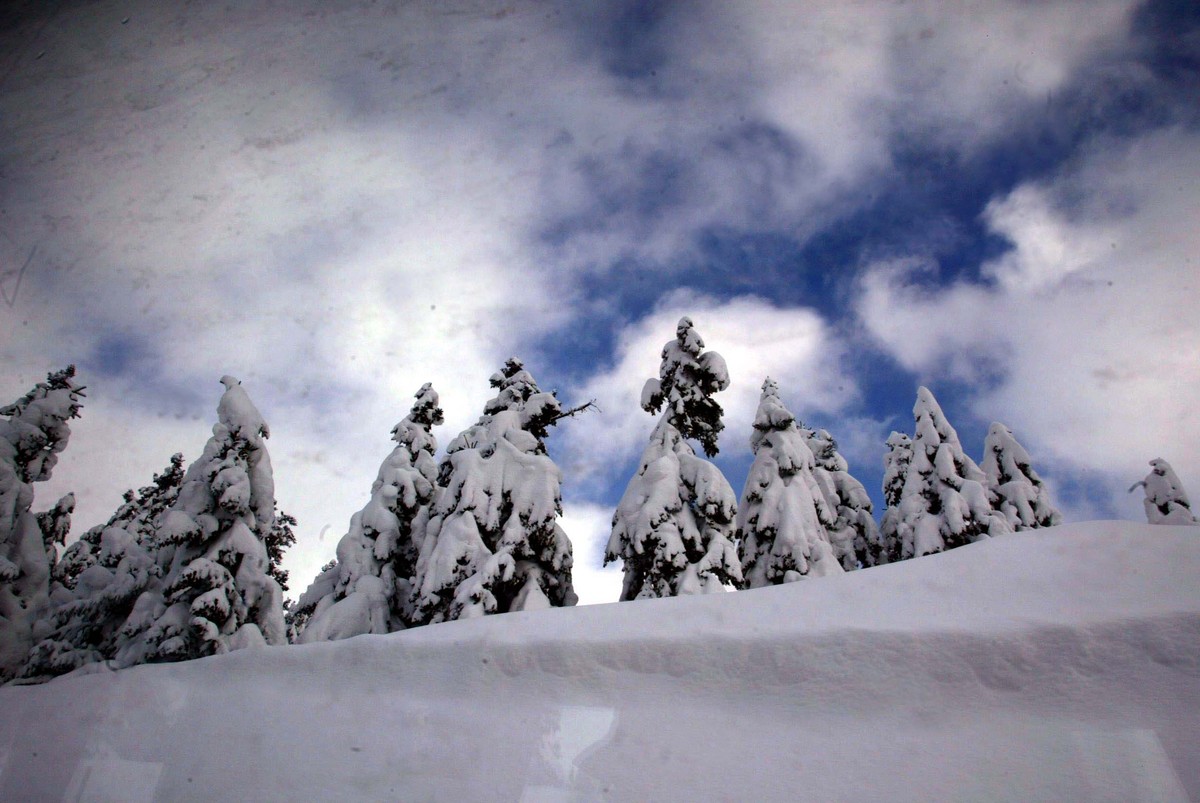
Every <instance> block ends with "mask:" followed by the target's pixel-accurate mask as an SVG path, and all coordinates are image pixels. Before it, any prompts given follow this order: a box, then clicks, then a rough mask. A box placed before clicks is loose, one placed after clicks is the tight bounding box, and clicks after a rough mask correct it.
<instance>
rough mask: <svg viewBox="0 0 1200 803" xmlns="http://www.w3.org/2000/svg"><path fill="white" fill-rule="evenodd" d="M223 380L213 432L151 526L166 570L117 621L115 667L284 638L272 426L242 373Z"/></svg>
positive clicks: (284, 640) (181, 657) (208, 653)
mask: <svg viewBox="0 0 1200 803" xmlns="http://www.w3.org/2000/svg"><path fill="white" fill-rule="evenodd" d="M221 383H222V384H223V385H224V386H225V393H224V394H223V395H222V396H221V401H220V402H219V404H218V405H217V417H218V423H217V424H216V425H214V426H213V435H212V437H211V438H210V439H209V441H208V443H207V444H205V446H204V453H203V454H202V455H201V456H200V458H199V459H197V460H196V461H195V462H194V463H192V465H191V466H190V467H189V468H188V470H187V473H186V474H185V475H184V478H183V483H182V486H181V487H180V490H179V495H178V497H177V498H176V500H175V502H174V503H173V504H172V505H171V507H170V509H169V510H167V511H166V512H165V513H164V514H163V515H162V516H161V517H160V519H159V521H158V522H157V524H156V527H155V533H154V538H155V542H156V545H157V547H158V549H159V550H160V552H159V559H160V560H162V561H163V565H164V566H165V567H166V570H165V574H164V577H163V580H162V583H161V584H156V586H155V588H152V589H149V590H147V591H146V592H144V593H143V594H142V596H141V597H139V599H138V601H137V603H136V604H135V606H134V611H133V613H132V614H131V615H130V618H129V621H127V622H126V624H125V626H124V628H123V640H124V643H123V644H122V645H121V647H120V648H119V649H118V656H117V660H118V662H119V663H121V665H129V664H134V663H142V662H145V661H180V660H187V659H190V658H198V657H201V656H204V655H212V654H214V653H221V652H227V651H229V650H234V649H240V648H242V647H251V646H257V645H263V644H284V643H286V640H287V639H286V632H285V626H284V622H283V595H282V592H281V590H280V588H279V584H278V583H277V582H276V581H275V579H274V578H273V577H271V575H270V574H269V573H268V572H269V569H270V557H269V555H268V552H267V547H266V544H265V539H266V538H267V536H268V534H269V533H270V532H271V529H272V527H274V525H275V481H274V477H273V475H272V471H271V460H270V456H269V455H268V453H267V446H266V438H267V437H268V436H269V434H270V431H269V429H268V428H267V424H266V422H265V421H264V420H263V418H262V415H261V414H260V413H259V411H258V409H257V408H256V407H255V406H254V403H253V402H251V401H250V397H249V396H248V395H247V394H246V391H245V389H244V388H242V386H241V383H239V382H238V380H236V379H234V378H233V377H230V376H226V377H222V379H221Z"/></svg>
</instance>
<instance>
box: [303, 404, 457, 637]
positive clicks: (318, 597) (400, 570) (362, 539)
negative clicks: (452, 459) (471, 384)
mask: <svg viewBox="0 0 1200 803" xmlns="http://www.w3.org/2000/svg"><path fill="white" fill-rule="evenodd" d="M416 398H417V401H416V403H415V404H414V405H413V407H412V410H411V411H410V412H409V414H408V415H407V416H406V417H405V418H404V420H402V421H401V422H400V423H399V424H397V425H396V426H395V427H393V428H392V439H393V440H394V441H396V448H395V449H393V450H392V453H391V454H390V455H388V457H387V459H385V460H384V461H383V465H381V466H380V467H379V474H378V476H377V477H376V478H375V484H374V485H372V486H371V500H370V501H369V502H368V503H367V505H366V507H364V508H363V509H362V510H360V511H359V512H358V513H355V514H354V516H353V517H352V518H351V519H350V529H349V531H348V532H347V533H346V535H345V536H343V537H342V540H341V541H340V542H339V543H338V547H337V560H336V562H335V564H334V566H331V567H329V568H330V569H333V570H334V571H333V572H332V573H330V574H328V575H327V574H326V572H325V571H323V572H322V573H321V575H320V576H318V578H317V580H316V581H315V582H314V583H313V585H312V586H310V588H309V589H308V590H307V591H305V593H304V594H303V595H302V596H301V598H300V601H299V603H298V609H299V610H307V614H306V617H307V618H306V621H307V624H306V625H305V629H304V630H303V632H302V634H301V639H300V640H301V641H305V642H309V641H324V640H330V639H339V638H349V637H351V636H356V635H359V634H360V633H390V632H392V631H394V630H401V629H403V628H405V627H410V626H412V625H413V624H414V621H413V617H412V610H411V598H412V594H413V585H414V582H415V577H416V571H417V557H418V553H419V550H420V544H421V541H422V539H423V537H424V535H425V527H426V524H427V523H428V520H429V508H430V505H431V504H432V502H433V500H434V490H435V488H436V485H435V483H436V481H437V463H436V462H435V461H434V457H433V455H434V452H436V451H437V440H436V439H435V438H434V436H433V432H432V430H433V427H434V426H436V425H438V424H440V423H442V420H443V418H442V408H441V407H439V406H438V395H437V392H436V391H435V390H434V389H433V386H432V385H429V384H425V385H424V386H423V387H422V388H421V389H420V390H419V391H418V392H417V395H416Z"/></svg>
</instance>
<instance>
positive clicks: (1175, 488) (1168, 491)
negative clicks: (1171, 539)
mask: <svg viewBox="0 0 1200 803" xmlns="http://www.w3.org/2000/svg"><path fill="white" fill-rule="evenodd" d="M1150 466H1151V471H1150V473H1149V474H1147V475H1146V479H1144V480H1142V481H1141V482H1139V483H1135V484H1134V486H1133V487H1132V488H1130V489H1129V490H1130V491H1131V492H1132V491H1134V490H1135V489H1137V488H1139V487H1141V488H1143V489H1145V492H1146V498H1145V499H1144V500H1143V501H1142V504H1143V505H1144V506H1145V508H1146V521H1148V522H1150V523H1151V524H1200V521H1198V520H1197V519H1196V516H1195V515H1194V514H1193V513H1192V505H1191V502H1189V501H1188V496H1187V492H1186V491H1184V490H1183V483H1181V482H1180V481H1179V476H1178V475H1177V474H1176V473H1175V469H1173V468H1171V464H1170V463H1168V462H1167V461H1166V460H1163V459H1162V458H1161V457H1159V458H1155V459H1154V460H1151V461H1150Z"/></svg>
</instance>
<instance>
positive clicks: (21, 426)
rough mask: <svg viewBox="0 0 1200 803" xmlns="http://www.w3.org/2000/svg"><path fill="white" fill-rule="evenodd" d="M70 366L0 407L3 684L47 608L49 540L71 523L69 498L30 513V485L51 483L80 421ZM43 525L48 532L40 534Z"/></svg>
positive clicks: (52, 553) (0, 669)
mask: <svg viewBox="0 0 1200 803" xmlns="http://www.w3.org/2000/svg"><path fill="white" fill-rule="evenodd" d="M74 377H75V366H73V365H72V366H69V367H68V368H66V369H64V370H62V371H57V372H55V373H52V374H50V375H49V376H48V377H47V378H46V381H45V382H39V383H38V384H37V385H36V386H35V387H34V388H33V390H31V391H29V392H28V393H26V394H25V395H24V396H23V397H21V398H20V399H18V400H17V401H15V402H13V403H12V404H9V405H7V406H5V407H3V408H0V416H3V418H0V679H5V678H9V677H12V675H13V674H15V673H16V672H17V671H18V669H19V668H20V666H21V664H22V662H24V660H25V658H26V656H27V655H28V653H29V650H30V648H31V647H32V644H33V626H34V623H35V622H36V621H37V620H38V618H39V617H40V616H41V615H42V613H43V611H44V609H45V608H46V606H47V605H48V604H49V594H50V586H49V580H50V569H51V567H52V566H53V560H54V557H55V554H56V552H55V547H54V543H55V542H56V541H57V542H60V543H61V541H62V537H63V536H64V535H65V531H66V530H65V528H69V526H70V518H69V517H70V509H71V508H73V507H74V499H73V498H64V499H63V500H60V501H59V503H58V504H57V505H56V506H55V508H54V509H52V510H51V511H49V512H48V513H46V514H41V515H38V514H34V513H32V512H31V511H30V508H31V507H32V506H33V499H34V492H33V484H34V483H36V482H43V481H45V480H48V479H50V475H51V472H52V471H53V469H54V464H55V462H56V461H57V460H58V455H59V453H61V452H62V451H63V449H65V448H66V447H67V442H68V441H69V439H70V437H71V428H70V425H69V423H68V422H69V421H70V420H71V419H72V418H77V417H78V416H79V409H80V407H81V406H82V402H81V399H82V397H83V390H84V388H83V387H82V386H80V385H78V384H76V382H75V378H74ZM43 526H45V527H47V528H48V529H46V530H43Z"/></svg>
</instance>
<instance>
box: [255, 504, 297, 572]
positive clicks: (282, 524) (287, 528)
mask: <svg viewBox="0 0 1200 803" xmlns="http://www.w3.org/2000/svg"><path fill="white" fill-rule="evenodd" d="M296 523H297V522H296V517H295V516H293V515H291V514H290V513H285V512H284V511H282V510H280V509H279V508H276V509H275V523H274V524H272V525H271V529H270V531H269V532H268V533H267V535H266V537H264V538H263V546H265V547H266V548H267V574H269V575H271V577H272V578H274V580H275V582H276V583H278V584H279V590H280V591H287V590H288V573H287V570H286V569H284V568H282V567H281V564H282V563H283V553H284V551H285V550H287V549H288V548H290V547H291V546H293V545H294V544H295V543H296V532H295V530H293V529H292V528H293V527H295V526H296Z"/></svg>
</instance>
